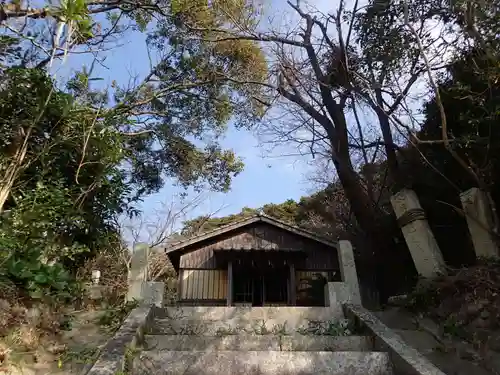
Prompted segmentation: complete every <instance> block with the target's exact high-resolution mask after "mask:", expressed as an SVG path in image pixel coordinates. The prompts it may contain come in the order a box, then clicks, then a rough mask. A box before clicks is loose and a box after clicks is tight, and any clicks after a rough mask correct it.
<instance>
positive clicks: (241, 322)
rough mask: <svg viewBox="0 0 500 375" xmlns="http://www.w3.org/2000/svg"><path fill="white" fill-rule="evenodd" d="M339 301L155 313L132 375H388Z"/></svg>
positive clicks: (384, 356) (386, 362) (385, 359)
mask: <svg viewBox="0 0 500 375" xmlns="http://www.w3.org/2000/svg"><path fill="white" fill-rule="evenodd" d="M352 329H353V328H352V327H350V325H349V324H348V321H347V320H346V319H345V317H344V314H343V311H342V308H341V307H340V306H339V307H338V308H335V307H253V308H251V307H248V308H245V307H183V308H163V309H159V310H158V311H157V312H156V313H155V317H154V320H153V321H152V322H151V324H150V329H149V330H148V332H147V334H146V335H145V336H144V344H143V348H142V351H141V352H140V353H138V354H137V356H136V357H135V358H134V360H133V362H132V368H131V373H132V374H133V375H146V374H148V375H152V374H170V375H180V374H183V375H190V374H193V375H194V374H196V375H224V374H227V375H240V374H241V375H243V374H245V375H257V374H258V375H268V374H269V375H271V374H273V375H285V374H288V375H292V374H297V375H298V374H300V375H309V374H310V375H312V374H315V375H322V374H324V375H326V374H329V375H389V374H391V375H392V374H393V370H392V365H391V363H390V358H389V354H388V353H385V352H380V351H375V350H374V343H373V342H374V341H373V338H372V337H371V336H370V335H362V334H360V333H357V332H354V331H352Z"/></svg>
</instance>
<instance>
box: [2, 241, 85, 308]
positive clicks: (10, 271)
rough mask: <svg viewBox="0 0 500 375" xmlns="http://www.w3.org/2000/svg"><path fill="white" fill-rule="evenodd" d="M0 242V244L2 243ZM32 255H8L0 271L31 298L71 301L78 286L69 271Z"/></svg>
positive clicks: (46, 300)
mask: <svg viewBox="0 0 500 375" xmlns="http://www.w3.org/2000/svg"><path fill="white" fill-rule="evenodd" d="M2 242H3V241H2ZM2 242H0V246H3V245H4V244H3V243H2ZM33 255H34V256H32V257H31V258H30V257H29V256H27V254H23V256H22V257H20V256H19V255H13V256H11V257H9V258H8V260H7V262H6V263H5V264H4V265H3V267H4V268H3V269H0V272H2V273H4V276H6V277H8V278H9V279H10V280H12V281H13V282H14V283H16V285H17V286H18V287H20V288H22V290H24V291H26V292H27V294H28V296H29V297H30V298H32V299H36V300H41V301H44V302H63V303H67V302H69V301H72V300H73V299H74V297H75V294H77V292H78V290H79V286H78V284H77V283H76V282H75V281H74V279H73V278H72V277H71V276H70V275H69V273H68V272H67V271H66V270H64V268H63V267H62V265H61V264H58V263H56V264H54V265H49V264H43V263H41V262H40V261H39V259H37V257H36V255H37V254H33Z"/></svg>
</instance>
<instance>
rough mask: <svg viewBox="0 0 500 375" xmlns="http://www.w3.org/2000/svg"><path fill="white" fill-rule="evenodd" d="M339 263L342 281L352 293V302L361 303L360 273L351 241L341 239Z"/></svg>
mask: <svg viewBox="0 0 500 375" xmlns="http://www.w3.org/2000/svg"><path fill="white" fill-rule="evenodd" d="M338 251H339V263H340V274H341V276H342V282H343V283H345V284H346V285H347V286H348V288H349V291H350V293H351V301H352V302H351V303H354V304H359V305H361V293H360V291H359V281H358V273H357V272H356V263H355V262H354V251H353V250H352V245H351V242H350V241H346V240H342V241H339V250H338Z"/></svg>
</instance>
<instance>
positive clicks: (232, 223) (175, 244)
mask: <svg viewBox="0 0 500 375" xmlns="http://www.w3.org/2000/svg"><path fill="white" fill-rule="evenodd" d="M259 216H260V215H259V214H255V215H251V216H248V217H243V218H241V219H238V220H235V221H232V222H230V223H227V224H224V225H221V226H220V227H217V228H214V229H211V230H207V231H206V232H200V233H197V234H195V235H194V236H190V237H187V238H185V239H183V240H180V241H176V242H172V243H170V244H169V245H168V246H166V247H167V248H168V247H174V246H177V245H180V244H182V243H184V242H187V241H191V240H194V239H195V238H197V237H202V236H206V235H208V234H210V233H215V232H216V231H218V230H222V229H225V228H227V227H230V226H233V225H236V224H240V223H242V222H244V221H247V220H250V219H255V218H257V217H259Z"/></svg>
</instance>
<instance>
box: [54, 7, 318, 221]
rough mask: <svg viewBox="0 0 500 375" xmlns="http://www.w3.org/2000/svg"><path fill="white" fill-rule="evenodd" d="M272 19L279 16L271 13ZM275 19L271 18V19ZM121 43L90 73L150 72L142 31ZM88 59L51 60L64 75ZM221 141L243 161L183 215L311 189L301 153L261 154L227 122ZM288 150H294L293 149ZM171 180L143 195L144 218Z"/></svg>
mask: <svg viewBox="0 0 500 375" xmlns="http://www.w3.org/2000/svg"><path fill="white" fill-rule="evenodd" d="M278 1H279V4H280V6H278V7H276V5H278V2H274V4H272V5H274V6H272V5H271V7H270V9H268V11H270V14H274V12H273V9H276V8H278V9H279V8H280V7H283V6H285V4H284V3H285V2H284V1H283V0H278ZM276 21H277V22H279V20H277V19H276ZM281 21H282V19H281ZM273 23H274V22H273ZM120 42H121V44H122V46H120V47H117V48H115V49H113V50H111V51H109V52H106V56H107V58H106V60H105V61H104V64H103V65H102V66H98V67H97V69H96V70H95V74H94V75H95V76H99V77H100V78H103V81H102V82H101V83H100V84H108V85H109V84H110V83H111V81H112V80H116V81H118V83H126V82H127V81H128V80H129V77H130V76H134V75H138V76H139V77H140V76H143V75H144V74H146V73H148V72H149V60H148V55H147V51H146V46H145V40H144V35H142V34H140V33H134V32H129V33H128V34H127V35H126V36H125V38H124V40H121V41H120ZM91 61H92V57H91V56H88V55H87V56H82V57H80V56H75V55H73V56H71V57H70V58H69V59H68V60H67V61H66V62H65V63H64V64H63V66H60V65H59V66H57V67H56V66H54V70H53V71H54V73H56V74H57V77H58V78H62V79H64V77H68V76H69V75H70V74H71V72H72V71H74V70H76V69H80V68H81V66H82V64H86V65H87V66H88V65H89V64H90V62H91ZM222 145H223V147H225V148H232V149H233V150H234V151H235V152H236V154H237V155H238V156H240V157H242V158H243V160H244V162H245V169H244V171H243V172H242V173H241V174H239V175H238V176H237V177H236V178H235V179H234V181H233V184H232V188H231V191H230V192H228V193H225V194H224V193H207V194H206V195H205V196H206V199H205V200H204V203H203V204H201V205H199V206H197V208H196V209H194V210H192V211H191V212H189V214H188V217H196V216H199V215H205V214H210V213H213V212H214V211H218V212H217V215H216V216H223V215H227V214H231V213H236V212H239V211H240V210H241V209H242V208H243V207H245V206H247V207H259V206H262V205H264V204H266V203H281V202H283V201H285V200H287V199H290V198H291V199H299V198H300V197H301V196H303V195H306V194H308V193H310V192H311V188H313V186H312V185H311V184H310V183H308V182H307V176H308V175H309V174H310V173H311V172H312V171H313V168H312V167H311V165H308V163H307V161H308V160H306V159H304V160H299V159H297V158H296V157H290V156H288V157H279V155H280V152H276V153H274V154H272V155H269V154H266V153H265V152H264V151H263V149H262V148H261V147H259V142H258V139H257V137H256V136H255V135H254V134H252V133H251V132H249V131H243V130H236V129H234V127H232V126H231V125H230V127H229V131H228V132H227V134H226V135H225V137H224V139H223V141H222ZM292 152H293V151H292ZM173 185H174V181H172V182H167V184H166V185H165V187H164V188H163V189H161V191H160V192H158V193H157V194H154V195H152V196H149V197H147V198H146V199H145V200H144V203H143V205H142V209H143V211H144V217H145V218H146V220H147V219H148V216H152V213H153V212H154V211H157V210H158V209H159V207H160V206H161V204H162V202H167V203H170V202H171V201H172V199H173V197H175V196H176V195H177V194H178V193H179V191H180V190H178V189H176V188H175V187H174V186H173Z"/></svg>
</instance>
